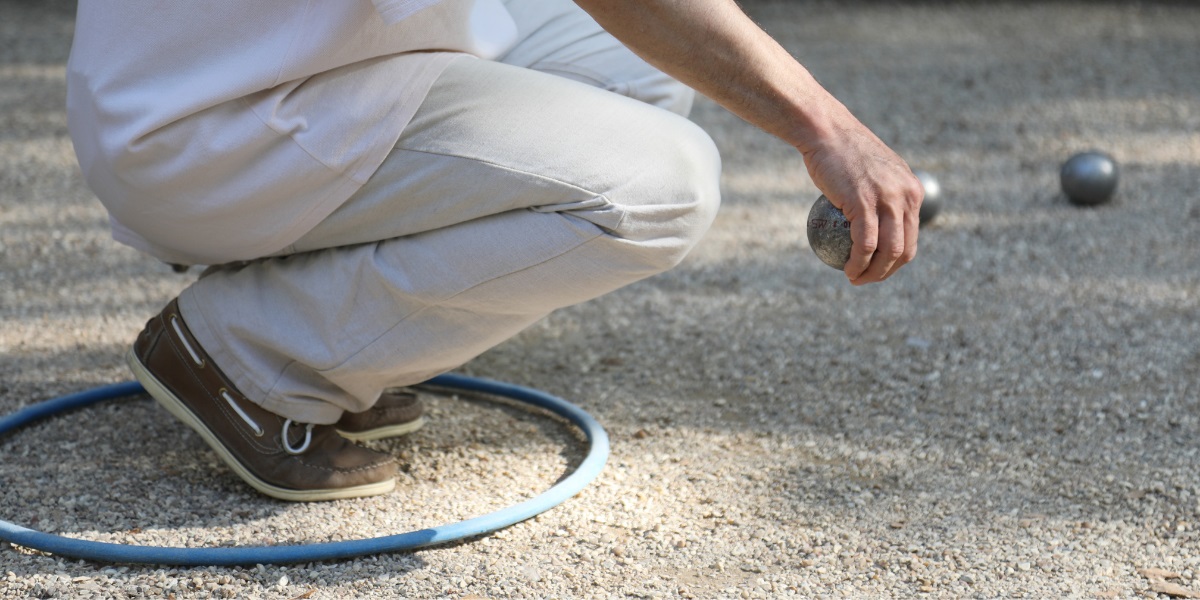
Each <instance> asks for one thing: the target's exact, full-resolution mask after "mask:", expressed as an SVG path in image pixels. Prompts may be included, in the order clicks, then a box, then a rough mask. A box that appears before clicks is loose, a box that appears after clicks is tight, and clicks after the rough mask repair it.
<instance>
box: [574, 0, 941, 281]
mask: <svg viewBox="0 0 1200 600" xmlns="http://www.w3.org/2000/svg"><path fill="white" fill-rule="evenodd" d="M575 1H576V4H578V5H579V6H580V7H581V8H583V9H584V10H585V11H587V12H588V13H589V14H591V16H592V17H593V18H594V19H596V21H597V22H598V23H600V25H601V26H603V27H604V28H605V29H606V30H607V31H608V32H609V33H611V34H612V35H613V36H615V37H616V38H617V39H619V40H621V42H623V43H624V44H625V45H626V46H628V47H629V48H630V49H631V50H633V51H634V52H635V53H637V54H638V55H639V56H641V57H642V58H643V59H645V60H646V61H647V62H649V63H651V64H653V65H654V66H656V67H658V68H659V69H662V70H663V71H664V72H666V73H667V74H669V75H671V76H673V77H675V78H676V79H679V80H680V81H682V82H683V83H685V84H687V85H689V86H691V87H692V88H694V89H695V90H696V91H698V92H700V93H701V94H704V95H705V96H708V97H709V98H712V99H713V100H714V101H716V102H717V103H719V104H721V105H722V106H724V107H725V108H727V109H728V110H730V111H731V112H733V113H734V114H736V115H738V116H740V117H742V118H743V119H745V120H746V121H749V122H750V123H752V124H754V125H756V126H758V127H760V128H762V129H763V130H765V131H766V132H768V133H770V134H772V135H775V136H777V137H779V138H780V139H782V140H784V141H785V142H787V143H789V144H791V145H792V146H794V147H795V148H796V149H797V150H799V151H800V153H801V154H802V155H803V157H804V163H805V166H806V167H807V169H808V173H809V175H810V176H811V177H812V179H813V182H814V183H816V185H817V187H818V188H819V189H820V190H821V191H822V192H824V193H825V195H826V196H828V197H829V199H830V201H832V202H833V204H834V205H835V206H837V207H838V208H840V209H842V212H844V213H845V214H846V216H847V218H849V219H850V222H851V237H852V238H853V240H854V249H853V251H852V253H851V257H850V261H849V262H848V263H847V264H846V268H845V271H846V276H847V277H848V278H849V279H850V281H851V282H852V283H854V284H855V285H861V284H864V283H871V282H876V281H882V280H884V279H886V278H887V277H889V276H890V275H891V274H892V273H894V272H895V271H896V269H898V268H900V267H901V266H902V265H904V264H905V263H907V262H908V261H910V260H912V258H913V257H914V256H915V255H916V251H917V221H918V220H917V214H918V210H919V208H920V204H921V198H922V191H921V185H920V183H919V182H918V181H917V179H916V178H915V177H914V176H913V174H912V171H911V170H909V168H908V165H907V164H905V162H904V160H903V159H901V158H900V157H899V156H897V155H896V153H895V152H893V151H892V150H891V149H890V148H888V147H887V145H885V144H884V143H883V142H882V141H880V140H879V138H878V137H876V136H875V135H874V134H873V133H871V131H870V130H868V129H867V128H866V126H864V125H863V124H862V123H861V122H859V121H858V119H856V118H855V117H854V115H852V114H851V113H850V111H849V110H848V109H846V107H845V106H844V105H842V103H841V102H839V101H838V100H837V99H836V98H834V97H833V96H832V95H831V94H829V92H828V91H826V90H825V89H824V88H823V87H821V85H820V84H819V83H817V81H816V80H815V79H814V78H813V77H812V75H811V74H810V73H809V72H808V70H807V69H805V68H804V67H803V66H802V65H801V64H800V63H799V62H797V61H796V60H795V59H794V58H793V57H792V56H791V55H790V54H789V53H788V52H787V50H785V49H784V48H783V47H782V46H780V45H779V44H778V43H776V42H775V40H774V39H772V38H771V37H770V36H769V35H768V34H767V33H766V32H764V31H763V30H762V29H761V28H759V27H758V25H756V24H755V23H754V22H753V21H751V20H750V18H749V17H747V16H746V15H745V13H743V12H742V11H741V9H740V8H738V6H737V4H736V3H735V2H734V1H733V0H575Z"/></svg>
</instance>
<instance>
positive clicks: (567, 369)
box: [0, 0, 1200, 599]
mask: <svg viewBox="0 0 1200 600" xmlns="http://www.w3.org/2000/svg"><path fill="white" fill-rule="evenodd" d="M746 5H747V7H748V10H750V12H751V13H752V14H753V15H754V16H755V17H756V18H758V19H759V20H760V21H761V22H763V23H764V24H766V26H767V27H768V29H770V30H771V31H772V32H773V33H775V34H776V35H777V36H778V37H779V38H780V39H781V41H783V42H784V43H785V45H787V46H788V47H789V48H790V49H791V50H792V51H793V52H795V53H796V54H797V55H798V56H800V57H801V58H802V60H803V61H804V62H805V63H806V64H807V65H808V66H809V67H810V68H811V69H812V70H813V71H814V72H815V73H816V74H817V76H818V77H819V78H820V79H821V80H822V81H824V82H825V84H826V85H827V86H828V87H830V88H831V89H832V90H833V91H834V92H835V93H837V94H838V95H839V96H840V97H841V98H842V99H843V100H844V101H845V102H846V103H847V104H848V105H849V106H850V107H851V108H852V109H853V110H854V111H855V112H856V113H857V114H858V115H860V117H861V118H862V119H863V120H864V121H865V122H867V123H868V124H869V125H870V126H872V127H873V128H875V129H876V130H877V131H878V132H879V134H880V135H881V137H883V138H884V139H885V140H887V141H889V142H890V143H892V144H894V146H895V147H896V148H897V149H898V150H899V151H900V152H901V154H903V155H904V156H905V157H906V158H908V159H909V160H910V162H911V163H912V164H913V165H914V166H915V167H919V168H924V169H927V170H929V171H932V172H933V173H934V174H935V175H936V176H937V177H938V178H939V179H940V180H941V184H942V187H943V190H944V195H945V204H946V206H945V208H944V210H943V212H942V214H941V215H939V217H938V218H937V220H936V221H935V222H934V223H933V224H932V225H931V226H928V227H926V228H925V229H923V232H922V237H921V240H922V244H921V254H920V256H919V257H918V261H917V262H915V263H914V264H912V265H910V266H909V267H907V268H906V269H905V270H904V271H903V272H902V274H900V275H898V276H897V277H895V278H893V279H892V280H890V281H889V282H888V283H886V284H884V285H880V286H872V287H869V288H867V289H855V288H852V287H851V286H849V285H848V284H846V283H845V282H844V280H843V278H842V277H841V276H840V274H838V273H836V272H835V271H833V270H832V269H830V268H828V267H826V266H824V265H822V264H821V263H820V262H818V261H817V259H816V258H815V256H813V254H812V253H811V252H810V250H809V249H808V248H807V242H806V239H805V235H804V231H803V228H802V225H801V224H802V223H803V220H804V216H805V214H806V213H807V210H808V207H809V205H810V204H811V202H812V201H813V200H814V199H815V198H816V195H817V192H816V190H815V188H814V187H813V186H812V184H811V182H810V181H809V180H808V178H807V176H806V175H805V174H804V171H803V169H802V167H801V166H800V164H799V163H798V162H797V161H796V159H795V157H794V156H793V154H792V152H791V151H790V150H789V149H788V148H786V147H784V146H783V145H782V144H780V143H778V142H776V141H774V140H773V139H771V138H769V137H767V136H766V135H764V134H762V133H760V132H758V131H755V130H754V129H752V128H750V127H748V126H745V125H743V124H741V123H739V122H738V121H737V120H736V119H735V118H733V117H731V116H730V115H729V114H727V113H725V112H724V111H722V110H721V109H719V108H717V107H715V106H714V105H712V104H711V103H708V102H703V101H702V102H700V104H699V105H698V107H697V110H696V112H695V114H694V118H695V120H696V121H698V122H700V123H702V124H703V125H704V126H705V127H706V128H708V129H709V131H711V132H712V134H713V136H714V138H715V139H716V140H717V143H718V144H719V146H720V147H721V149H722V152H723V154H724V156H725V159H726V170H725V178H724V187H725V193H726V204H725V206H724V208H723V211H722V214H721V216H720V217H719V219H718V221H717V223H716V225H715V227H714V229H713V231H712V233H711V235H710V236H709V237H708V238H707V240H706V241H705V243H703V244H702V245H701V246H700V247H699V248H698V249H697V251H696V252H695V253H694V254H693V256H691V257H690V258H689V259H688V261H687V262H685V263H684V264H683V265H682V266H681V267H680V268H678V269H677V270H675V271H673V272H671V273H668V274H665V275H663V276H660V277H657V278H654V279H652V280H649V281H645V282H643V283H640V284H638V285H635V286H632V287H630V288H627V289H625V290H622V291H620V292H617V293H615V294H612V295H610V296H608V297H605V298H602V299H600V300H597V301H594V302H591V303H588V304H585V305H582V306H579V307H575V308H572V309H568V310H564V311H561V312H559V313H556V314H554V315H552V316H551V317H550V318H548V319H546V320H545V321H543V322H541V323H539V324H538V325H536V326H534V327H533V328H531V329H530V330H528V331H527V332H525V333H523V334H522V335H520V336H518V337H517V338H515V339H513V340H511V341H510V342H508V343H506V344H504V345H502V346H501V347H499V348H496V349H495V350H493V351H491V352H489V353H487V354H486V355H484V356H482V357H481V358H479V359H478V360H476V361H475V362H473V363H472V364H470V365H468V366H467V367H466V368H465V369H464V371H465V372H467V373H471V374H477V375H485V376H488V377H492V378H496V379H501V380H507V381H513V382H517V383H522V384H526V385H531V386H534V387H538V388H542V389H545V390H547V391H549V392H551V393H555V394H558V395H561V396H564V397H566V398H568V399H571V400H573V401H575V402H577V403H579V404H580V405H581V406H583V407H584V408H585V409H587V410H589V411H591V412H592V414H594V415H595V416H596V417H597V418H598V419H599V420H600V421H601V422H602V423H604V424H605V426H606V427H607V428H608V430H609V433H610V434H611V436H612V439H613V454H612V458H611V460H610V462H609V465H608V467H607V468H606V470H605V472H604V473H603V475H602V476H601V477H600V478H599V479H598V480H597V481H596V482H595V483H593V484H592V485H591V486H589V487H588V488H587V489H585V490H584V491H583V492H582V493H581V494H580V495H579V496H577V497H575V498H573V499H571V500H570V501H568V502H567V503H566V504H564V505H563V506H560V507H558V508H556V509H554V510H552V511H550V512H548V513H546V514H544V515H542V516H540V517H538V518H536V519H533V520H531V521H527V522H525V523H522V524H519V525H516V526H514V527H511V528H509V529H506V530H504V531H501V532H498V533H496V534H494V535H489V536H485V537H482V538H480V539H476V540H472V541H470V542H467V543H462V544H456V545H452V546H448V547H441V548H435V549H429V550H423V551H420V552H413V553H405V554H394V555H383V556H373V557H368V558H362V559H358V560H352V561H343V562H333V563H317V564H303V565H294V566H289V567H286V568H282V567H259V568H195V569H164V568H154V567H144V566H123V565H105V564H93V563H82V562H79V561H72V560H66V559H63V558H59V557H54V556H45V555H42V554H41V553H38V552H32V551H29V550H28V549H23V548H15V547H11V546H9V545H7V544H4V545H3V548H0V597H2V598H24V597H71V598H86V597H95V598H127V597H128V598H142V597H153V598H160V597H164V596H174V597H175V598H193V597H196V598H204V597H217V598H235V597H237V598H284V599H292V598H341V597H346V596H359V597H438V598H443V597H444V598H474V599H480V598H489V599H499V598H583V597H602V598H605V597H641V598H768V597H769V598H775V597H805V598H825V597H830V598H836V597H859V598H881V597H882V598H908V597H921V598H925V597H929V598H999V597H1006V598H1007V597H1032V598H1058V597H1077V598H1133V597H1150V598H1168V597H1173V598H1187V597H1200V399H1198V395H1200V389H1198V386H1197V381H1198V375H1200V349H1198V348H1197V345H1196V342H1195V340H1196V339H1197V338H1200V300H1198V298H1200V294H1198V292H1200V289H1198V288H1200V259H1198V258H1197V250H1196V249H1197V244H1198V243H1200V198H1198V190H1200V133H1198V132H1200V9H1198V8H1195V7H1193V5H1190V4H1189V3H1169V4H1168V3H1154V2H1137V3H1124V2H1112V3H1084V2H1076V3H1064V2H1039V3H1015V4H1010V3H984V2H978V3H976V2H972V3H953V2H938V3H928V4H918V3H883V2H879V3H862V2H850V3H846V2H837V3H834V2H809V3H803V4H801V3H787V4H784V3H766V2H761V1H753V2H747V3H746ZM71 28H72V9H71V6H70V5H69V3H64V2H62V1H61V0H55V1H49V0H5V1H3V2H0V412H3V413H8V412H11V411H13V410H15V409H17V408H19V407H21V406H23V405H25V404H28V403H31V402H34V401H38V400H41V399H45V398H49V397H54V396H58V395H61V394H65V393H69V392H73V391H78V390H82V389H88V388H91V387H94V386H97V385H101V384H106V383H112V382H117V381H125V380H128V379H129V374H128V373H127V372H126V371H125V369H124V368H123V366H122V361H121V358H120V355H121V353H122V352H123V350H124V349H125V348H126V346H127V345H128V344H129V343H130V342H131V340H132V339H133V337H134V335H135V334H136V332H137V331H138V330H139V329H140V326H141V324H142V323H143V322H144V320H145V319H146V318H148V317H149V316H150V315H152V314H154V313H155V312H156V311H157V310H158V309H159V308H160V307H161V306H162V305H163V304H164V303H165V302H166V301H167V300H169V299H170V298H171V297H172V296H173V295H174V294H176V293H177V292H178V291H179V290H180V289H182V288H183V287H184V286H186V285H187V284H188V282H189V281H190V280H191V278H192V277H194V274H186V275H178V274H175V273H173V272H171V270H170V269H169V268H167V267H165V266H163V265H160V264H158V263H156V262H154V261H152V260H149V259H146V258H144V257H141V256H139V255H137V254H136V253H134V252H132V251H130V250H128V249H125V248H122V247H119V246H117V245H116V244H114V243H113V242H112V241H110V239H109V237H108V232H107V230H106V226H105V216H104V213H103V211H102V209H101V208H100V206H99V204H98V203H97V202H96V201H95V200H94V198H92V196H91V195H90V194H89V192H87V190H86V189H85V188H84V187H83V186H82V184H81V180H80V177H79V175H78V173H77V167H76V166H75V163H74V158H73V154H72V151H71V146H70V142H69V141H68V139H67V137H66V127H65V116H64V113H63V97H64V83H63V75H64V62H65V59H66V56H67V52H68V45H69V41H70V32H71ZM1090 148H1101V149H1104V150H1107V151H1109V152H1110V153H1112V154H1113V155H1114V156H1116V157H1117V159H1118V160H1119V161H1120V162H1121V167H1122V169H1123V171H1122V176H1123V179H1122V184H1121V190H1120V193H1119V197H1118V199H1117V200H1116V201H1115V202H1114V203H1112V204H1110V205H1107V206H1103V207H1099V208H1095V209H1079V208H1075V207H1072V206H1070V205H1069V204H1067V203H1066V202H1065V201H1064V200H1063V199H1062V198H1061V197H1060V195H1059V194H1058V190H1057V169H1058V166H1059V164H1060V163H1061V161H1062V160H1064V159H1065V158H1066V157H1067V156H1068V155H1069V154H1071V153H1073V152H1076V151H1081V150H1086V149H1090ZM430 403H431V405H432V409H431V412H432V415H431V419H430V423H429V425H428V426H427V427H426V428H425V429H424V430H423V431H421V432H419V433H417V434H415V435H413V436H411V437H410V438H407V439H404V440H399V441H395V442H391V443H390V447H391V448H392V449H393V451H394V452H396V454H397V455H398V456H400V457H401V459H402V461H403V463H404V464H405V473H404V474H403V476H402V480H401V483H400V486H399V491H397V492H396V493H394V494H392V495H390V496H386V497H383V498H373V499H365V500H355V501H341V502H332V503H323V504H312V505H293V504H284V503H279V502H274V501H270V500H268V499H265V498H263V497H260V496H257V495H254V494H253V493H251V492H250V491H248V488H246V487H245V486H243V485H241V484H240V483H239V482H238V480H236V479H235V478H234V476H232V475H231V474H230V473H229V472H228V471H227V470H226V469H225V468H224V467H223V466H221V465H220V464H219V463H218V461H217V459H216V458H215V457H214V456H213V455H212V453H211V452H209V451H208V450H207V449H206V448H205V447H204V446H203V444H202V443H201V442H200V441H199V439H198V438H197V437H196V436H194V435H192V434H191V433H190V432H189V431H187V430H186V429H185V428H184V427H183V426H182V425H180V424H178V423H176V422H175V421H173V420H172V419H171V418H170V417H169V416H168V415H167V414H166V413H165V412H164V411H162V410H160V409H158V408H157V407H156V406H155V405H154V404H153V403H151V402H150V401H148V400H146V399H145V398H140V399H129V400H125V401H120V402H114V403H110V404H106V405H103V406H100V407H95V408H92V409H88V410H85V411H80V412H77V413H74V414H69V415H65V416H62V417H59V418H55V419H53V420H50V421H48V422H44V423H41V424H38V425H35V426H32V427H29V428H27V429H25V430H23V431H20V432H17V433H15V434H13V435H11V436H9V437H6V438H4V439H2V440H0V453H2V454H0V456H3V458H2V459H0V519H4V520H9V521H12V522H15V523H18V524H24V525H30V526H34V527H37V528H40V529H43V530H47V531H53V532H57V533H59V534H62V535H68V536H73V537H80V538H86V539H94V540H108V541H123V542H125V541H127V542H130V543H136V544H170V545H177V546H189V547H197V546H222V545H238V544H264V543H300V542H308V541H321V540H337V539H349V538H355V537H360V536H377V535H383V534H390V533H395V532H399V531H405V530H409V529H412V528H416V527H421V526H425V525H429V524H435V523H439V522H443V521H447V520H453V519H461V518H464V517H467V516H471V515H475V514H480V513H483V512H486V511H490V510H494V509H496V508H498V507H501V506H504V505H507V504H509V503H511V502H514V501H517V500H520V499H523V498H527V497H529V496H531V495H532V494H535V493H536V492H538V491H540V490H542V489H545V487H547V486H549V485H551V484H552V483H553V482H554V481H555V480H556V479H557V478H559V477H560V476H562V474H563V473H565V472H566V471H567V470H569V469H571V468H572V467H573V466H574V465H575V464H577V463H578V461H579V459H580V455H581V452H582V449H581V448H580V444H579V442H578V441H577V440H576V438H575V437H574V436H573V435H572V434H571V432H569V431H567V430H565V429H564V428H563V427H561V426H559V425H558V424H556V423H555V422H554V421H552V420H550V419H547V418H544V417H540V416H536V415H529V414H526V413H522V412H520V411H517V410H515V409H511V408H504V407H497V406H496V405H494V404H491V403H486V402H478V401H472V400H469V399H455V398H447V397H441V396H437V395H432V396H430Z"/></svg>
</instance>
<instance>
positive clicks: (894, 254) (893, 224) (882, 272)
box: [853, 212, 904, 285]
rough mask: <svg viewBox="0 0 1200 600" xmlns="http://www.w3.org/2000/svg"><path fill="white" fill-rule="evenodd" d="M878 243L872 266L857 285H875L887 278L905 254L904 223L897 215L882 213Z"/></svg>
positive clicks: (855, 282) (860, 277)
mask: <svg viewBox="0 0 1200 600" xmlns="http://www.w3.org/2000/svg"><path fill="white" fill-rule="evenodd" d="M878 218H879V227H878V242H877V243H876V246H875V252H874V254H872V256H871V264H870V265H869V266H868V267H867V270H866V271H864V272H863V273H862V275H860V276H859V277H858V278H857V279H855V280H853V283H854V284H855V285H862V284H864V283H874V282H878V281H883V280H884V279H886V278H887V276H888V274H890V273H891V272H892V271H893V270H894V267H898V266H899V265H896V262H897V261H899V260H900V257H901V256H902V255H903V254H904V223H903V220H902V219H898V218H897V217H896V216H895V215H893V214H891V213H888V212H882V213H880V214H879V217H878Z"/></svg>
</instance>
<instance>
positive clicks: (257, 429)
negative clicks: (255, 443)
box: [217, 388, 266, 437]
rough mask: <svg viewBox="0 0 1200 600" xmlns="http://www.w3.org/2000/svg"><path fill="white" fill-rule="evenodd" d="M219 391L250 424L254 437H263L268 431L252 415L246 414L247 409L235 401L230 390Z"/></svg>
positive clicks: (222, 389)
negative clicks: (243, 408)
mask: <svg viewBox="0 0 1200 600" xmlns="http://www.w3.org/2000/svg"><path fill="white" fill-rule="evenodd" d="M217 393H218V394H220V395H221V397H222V398H224V399H225V402H227V403H228V404H229V406H230V407H231V408H233V410H234V412H236V413H237V414H238V416H239V417H241V418H242V420H243V421H245V422H246V424H247V425H249V426H250V429H253V430H254V437H262V436H263V433H266V432H265V431H263V428H262V427H260V426H259V425H258V423H256V422H254V419H251V418H250V415H248V414H246V411H244V410H242V407H241V406H238V403H237V402H236V401H234V399H233V396H232V395H230V394H229V390H227V389H225V388H221V390H220V391H219V392H217Z"/></svg>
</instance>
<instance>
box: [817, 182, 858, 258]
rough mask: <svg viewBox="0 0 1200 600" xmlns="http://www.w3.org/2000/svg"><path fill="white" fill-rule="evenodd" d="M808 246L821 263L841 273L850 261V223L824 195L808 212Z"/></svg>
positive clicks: (851, 244)
mask: <svg viewBox="0 0 1200 600" xmlns="http://www.w3.org/2000/svg"><path fill="white" fill-rule="evenodd" d="M808 245H809V247H811V248H812V250H813V253H815V254H816V255H817V258H819V259H821V262H823V263H825V264H827V265H829V266H831V267H833V268H835V269H837V270H839V271H841V270H843V269H845V267H846V261H848V260H850V248H851V247H852V246H853V245H854V243H853V242H852V241H851V240H850V221H848V220H846V216H845V215H843V214H842V211H840V210H838V208H837V207H836V206H834V205H833V203H832V202H830V201H829V198H826V197H825V195H824V194H822V195H821V197H820V198H817V201H816V202H814V203H813V205H812V208H811V209H810V210H809V211H808Z"/></svg>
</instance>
